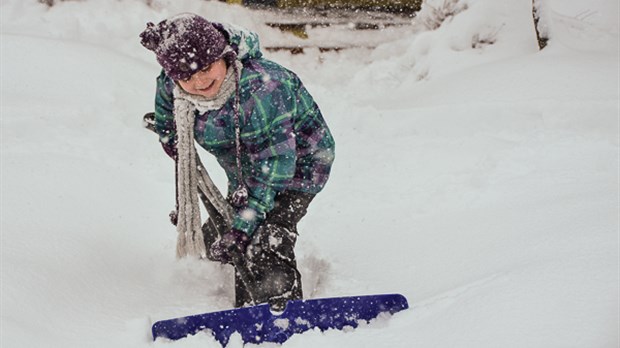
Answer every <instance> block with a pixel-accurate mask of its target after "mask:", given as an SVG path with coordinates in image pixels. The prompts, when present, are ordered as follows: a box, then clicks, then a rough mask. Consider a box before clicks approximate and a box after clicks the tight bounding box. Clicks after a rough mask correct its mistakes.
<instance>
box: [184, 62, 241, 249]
mask: <svg viewBox="0 0 620 348" xmlns="http://www.w3.org/2000/svg"><path fill="white" fill-rule="evenodd" d="M235 63H236V66H234V67H233V66H229V67H228V69H227V71H226V77H225V78H224V81H223V82H222V85H221V87H220V90H219V92H218V94H217V95H216V96H215V97H214V98H206V97H203V96H198V95H193V94H189V93H187V92H185V91H184V90H183V89H182V88H181V87H180V86H178V85H177V86H176V87H175V88H174V119H175V122H176V129H177V141H178V143H177V152H178V159H177V204H178V207H177V214H178V220H177V233H178V236H177V258H182V257H185V256H194V257H197V258H204V257H206V246H205V243H204V236H203V233H202V228H201V226H202V220H201V217H200V205H199V203H198V202H199V197H198V177H199V175H198V171H197V160H196V157H197V156H198V154H197V152H196V147H195V146H194V123H195V112H196V110H198V111H199V112H200V113H204V112H207V111H210V110H217V109H220V108H221V107H222V106H224V104H225V103H226V102H227V101H228V99H229V98H230V97H231V96H232V95H233V94H234V93H235V91H236V89H237V85H238V76H240V71H241V68H242V65H241V63H240V62H239V61H237V60H235ZM236 99H238V98H236ZM235 103H238V100H235ZM237 108H238V106H235V109H237ZM235 117H238V115H236V116H235ZM236 123H237V122H236ZM237 133H238V132H237ZM238 142H239V141H238V139H237V144H238Z"/></svg>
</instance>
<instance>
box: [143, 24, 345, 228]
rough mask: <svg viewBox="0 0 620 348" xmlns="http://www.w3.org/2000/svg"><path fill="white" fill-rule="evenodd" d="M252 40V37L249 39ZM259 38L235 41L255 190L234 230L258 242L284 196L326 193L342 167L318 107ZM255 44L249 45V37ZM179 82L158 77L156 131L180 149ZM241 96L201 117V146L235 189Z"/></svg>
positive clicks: (247, 160)
mask: <svg viewBox="0 0 620 348" xmlns="http://www.w3.org/2000/svg"><path fill="white" fill-rule="evenodd" d="M244 35H245V37H244ZM253 35H254V34H252V33H247V32H245V33H243V32H241V33H239V32H237V33H236V34H235V33H233V34H231V33H230V32H229V36H230V38H229V42H231V44H232V45H233V47H235V46H236V45H235V43H237V44H239V43H240V44H241V46H244V44H245V46H248V47H235V48H236V49H238V50H239V52H240V54H239V55H240V57H241V58H242V59H241V62H242V63H243V69H242V72H241V79H240V83H239V94H240V126H241V145H242V157H241V161H242V171H243V179H244V181H245V185H246V187H247V188H248V191H249V200H248V205H247V206H246V207H241V208H239V209H238V210H237V212H236V215H235V218H234V221H233V228H235V229H238V230H241V231H244V232H245V233H247V234H249V235H251V234H252V233H253V232H254V230H255V229H256V227H257V226H258V225H260V223H261V222H262V221H263V220H264V219H265V217H266V214H267V213H268V212H269V211H271V209H273V207H274V198H275V196H276V194H277V193H278V192H281V191H285V190H297V191H302V192H307V193H318V192H320V191H321V190H322V189H323V187H324V186H325V183H326V182H327V179H328V178H329V174H330V171H331V166H332V163H333V161H334V149H335V143H334V138H333V136H332V134H331V132H330V130H329V128H328V126H327V124H326V123H325V120H324V119H323V115H322V114H321V111H320V110H319V107H318V105H317V104H316V103H315V102H314V100H313V98H312V96H311V95H310V93H308V91H307V90H306V88H305V87H304V85H303V84H302V82H301V81H300V79H299V78H298V77H297V75H295V74H294V73H293V72H291V71H290V70H287V69H286V68H284V67H282V66H280V65H278V64H276V63H274V62H272V61H269V60H267V59H264V58H262V57H261V54H260V51H259V49H258V40H257V38H256V37H255V35H254V36H253ZM248 37H249V38H248ZM174 86H175V82H174V81H173V80H172V79H170V78H169V77H167V76H166V75H165V73H164V72H163V71H162V73H161V74H160V75H159V77H158V78H157V93H156V98H155V121H156V130H157V132H158V133H159V135H160V141H161V142H162V143H168V144H174V142H175V140H176V139H175V134H174V115H173V110H174V107H173V105H174V99H173V94H172V91H173V89H174ZM233 103H234V95H233V96H232V97H231V98H230V99H229V100H228V101H227V102H226V104H225V105H224V106H223V107H222V108H221V109H219V110H213V111H208V112H206V113H203V114H200V113H199V112H196V123H195V127H194V133H195V139H196V142H197V143H198V144H200V145H201V146H202V147H203V148H204V149H205V150H207V151H208V152H210V153H211V154H213V155H214V156H215V157H216V159H217V161H218V163H219V164H220V165H221V166H222V167H223V168H224V170H225V172H226V175H227V177H228V190H229V193H230V192H232V191H233V190H234V189H235V188H236V187H237V186H238V184H239V181H238V180H239V178H238V177H237V170H236V151H235V128H234V119H233V115H234V110H233Z"/></svg>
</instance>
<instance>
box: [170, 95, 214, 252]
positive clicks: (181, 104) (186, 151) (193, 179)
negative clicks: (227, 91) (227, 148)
mask: <svg viewBox="0 0 620 348" xmlns="http://www.w3.org/2000/svg"><path fill="white" fill-rule="evenodd" d="M177 89H178V87H177ZM175 94H176V89H175ZM193 110H194V108H193V107H192V105H191V103H190V102H188V101H187V100H185V99H182V98H177V99H176V100H175V103H174V114H175V120H176V126H177V138H178V143H177V147H178V160H177V167H178V179H177V192H178V204H179V206H178V222H177V233H178V236H177V258H183V257H185V256H193V257H197V258H205V257H206V256H207V250H206V246H205V242H204V236H203V233H202V220H201V217H200V205H199V203H198V170H197V162H196V156H197V154H196V148H195V147H194V112H193Z"/></svg>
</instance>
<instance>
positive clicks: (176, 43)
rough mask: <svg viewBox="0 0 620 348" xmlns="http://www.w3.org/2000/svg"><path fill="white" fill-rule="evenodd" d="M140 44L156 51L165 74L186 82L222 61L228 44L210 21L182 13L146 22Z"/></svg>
mask: <svg viewBox="0 0 620 348" xmlns="http://www.w3.org/2000/svg"><path fill="white" fill-rule="evenodd" d="M140 38H141V42H140V43H141V44H142V46H144V47H146V48H147V49H149V50H151V51H153V52H155V55H156V56H157V61H158V62H159V64H160V65H161V66H162V67H163V68H164V71H165V72H166V75H168V76H169V77H171V78H172V79H174V80H188V79H189V78H190V77H191V76H192V75H193V74H194V73H196V72H198V71H200V70H202V69H204V68H205V67H207V66H208V65H209V64H211V63H213V62H215V61H216V60H218V59H220V58H222V55H223V54H224V49H225V48H226V45H227V41H226V38H225V37H224V34H223V33H222V32H220V31H219V30H217V29H216V28H215V27H214V26H213V24H212V23H211V22H209V21H208V20H206V19H205V18H203V17H200V16H198V15H196V14H193V13H183V14H179V15H177V16H174V17H172V18H169V19H166V20H163V21H161V22H159V24H157V25H155V24H153V23H152V22H149V23H147V25H146V29H145V30H144V31H143V32H142V33H141V34H140Z"/></svg>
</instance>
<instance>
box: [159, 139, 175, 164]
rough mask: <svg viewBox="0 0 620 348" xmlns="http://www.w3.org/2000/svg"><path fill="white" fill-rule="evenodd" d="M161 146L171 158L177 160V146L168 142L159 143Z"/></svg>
mask: <svg viewBox="0 0 620 348" xmlns="http://www.w3.org/2000/svg"><path fill="white" fill-rule="evenodd" d="M161 147H163V148H164V151H166V154H167V155H168V156H169V157H170V158H172V159H173V160H175V161H176V160H177V147H176V146H175V145H174V144H170V143H165V144H164V143H161Z"/></svg>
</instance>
